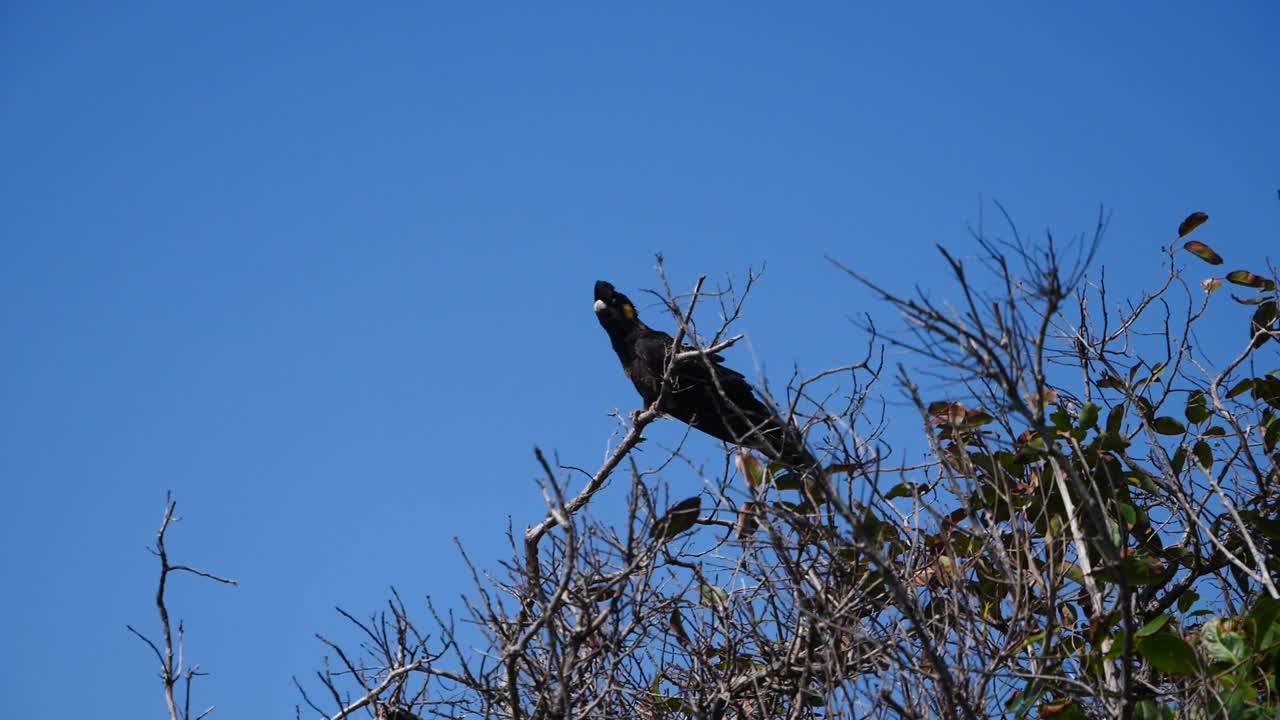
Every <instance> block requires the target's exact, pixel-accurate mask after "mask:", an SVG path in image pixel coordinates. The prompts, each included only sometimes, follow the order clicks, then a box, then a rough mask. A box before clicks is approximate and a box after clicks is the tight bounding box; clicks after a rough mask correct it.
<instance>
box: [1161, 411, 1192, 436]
mask: <svg viewBox="0 0 1280 720" xmlns="http://www.w3.org/2000/svg"><path fill="white" fill-rule="evenodd" d="M1155 428H1156V432H1158V433H1160V434H1161V435H1181V434H1183V433H1184V432H1186V431H1187V429H1186V428H1185V427H1183V425H1182V423H1180V422H1178V421H1177V419H1176V418H1171V417H1169V416H1168V415H1164V416H1162V417H1158V418H1156V421H1155Z"/></svg>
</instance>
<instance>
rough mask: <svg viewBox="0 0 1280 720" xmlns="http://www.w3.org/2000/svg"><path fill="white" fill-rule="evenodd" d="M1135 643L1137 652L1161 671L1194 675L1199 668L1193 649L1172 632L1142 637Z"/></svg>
mask: <svg viewBox="0 0 1280 720" xmlns="http://www.w3.org/2000/svg"><path fill="white" fill-rule="evenodd" d="M1137 645H1138V654H1139V655H1141V656H1142V657H1143V658H1145V659H1146V661H1147V662H1149V663H1151V666H1152V667H1154V668H1155V669H1157V670H1160V671H1161V672H1167V673H1173V674H1175V675H1195V674H1196V673H1197V672H1199V670H1200V663H1199V662H1198V661H1197V660H1196V652H1195V650H1192V649H1191V646H1190V645H1188V644H1187V641H1185V640H1183V639H1182V638H1180V637H1178V636H1177V635H1173V634H1172V633H1162V634H1159V635H1151V636H1150V637H1144V638H1142V639H1141V640H1139V641H1138V643H1137Z"/></svg>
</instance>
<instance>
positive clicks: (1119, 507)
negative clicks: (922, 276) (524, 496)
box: [299, 213, 1280, 720]
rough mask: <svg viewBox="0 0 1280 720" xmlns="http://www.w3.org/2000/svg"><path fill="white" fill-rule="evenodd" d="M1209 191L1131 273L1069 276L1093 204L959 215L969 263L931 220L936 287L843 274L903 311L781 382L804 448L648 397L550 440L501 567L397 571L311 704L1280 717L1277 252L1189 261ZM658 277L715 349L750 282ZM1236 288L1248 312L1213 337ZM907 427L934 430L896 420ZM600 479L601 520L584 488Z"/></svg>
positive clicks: (433, 711)
mask: <svg viewBox="0 0 1280 720" xmlns="http://www.w3.org/2000/svg"><path fill="white" fill-rule="evenodd" d="M1006 220H1007V217H1006ZM1207 220H1208V216H1207V215H1206V214H1204V213H1195V214H1193V215H1191V216H1190V217H1188V218H1187V219H1186V220H1185V221H1184V222H1183V223H1182V224H1181V225H1180V227H1179V228H1178V232H1177V236H1176V240H1172V241H1171V243H1170V246H1169V248H1168V250H1167V252H1166V254H1165V259H1166V261H1167V269H1166V272H1165V273H1164V276H1163V279H1162V281H1161V282H1160V283H1159V285H1158V287H1156V288H1155V289H1154V290H1152V291H1151V292H1148V293H1144V294H1142V295H1141V296H1140V297H1138V298H1136V299H1134V300H1132V301H1130V302H1119V301H1117V300H1116V299H1115V298H1113V297H1111V296H1110V295H1109V294H1108V291H1107V286H1106V282H1105V275H1104V274H1102V273H1097V274H1096V275H1091V274H1090V262H1091V260H1092V257H1093V252H1094V249H1095V248H1096V247H1097V243H1098V242H1099V240H1100V239H1101V237H1102V235H1103V231H1104V229H1105V224H1106V223H1105V217H1100V219H1099V222H1098V224H1097V227H1096V230H1095V232H1094V233H1093V234H1092V235H1091V236H1089V237H1086V238H1081V239H1079V240H1077V241H1075V242H1073V243H1071V244H1069V245H1068V246H1067V247H1065V248H1062V247H1059V246H1058V244H1056V243H1055V242H1054V240H1053V238H1049V239H1047V240H1046V241H1045V242H1044V243H1039V244H1033V243H1031V242H1029V241H1027V240H1025V239H1024V238H1023V237H1022V236H1021V235H1020V234H1019V233H1018V231H1017V229H1016V228H1015V227H1014V225H1013V223H1012V222H1009V223H1008V231H1007V232H1008V233H1010V234H1011V237H1009V238H992V237H990V236H988V235H987V234H986V233H985V232H982V231H979V232H977V233H975V236H974V243H975V245H976V246H977V248H978V250H979V255H978V257H977V258H976V259H973V260H968V261H964V260H961V259H960V258H958V257H957V256H956V255H954V254H952V253H950V252H948V251H947V250H945V249H941V256H942V259H943V262H945V263H946V264H947V267H948V268H949V270H950V272H951V275H952V277H953V279H954V285H953V286H952V287H951V288H950V289H948V290H944V289H941V288H932V289H930V290H928V291H923V290H921V291H917V292H916V293H915V294H903V293H901V292H900V291H898V290H895V289H892V288H890V287H889V286H888V283H885V282H880V281H874V280H872V279H869V278H866V277H863V276H862V275H860V274H858V273H857V272H855V271H853V270H848V271H847V272H848V275H849V277H850V279H851V281H853V282H858V283H861V284H863V285H865V286H867V287H869V288H871V289H872V290H874V291H875V292H876V293H877V294H878V295H879V296H880V297H881V298H882V300H883V301H884V302H885V303H888V304H889V305H890V306H892V307H893V308H895V309H896V310H897V311H898V312H899V313H900V314H901V315H902V317H903V319H904V320H905V329H903V330H900V331H894V332H888V333H881V332H880V331H878V330H877V329H876V328H875V327H874V326H872V325H871V324H870V322H867V323H866V324H865V325H864V327H865V330H866V331H867V332H866V336H867V338H868V341H867V347H866V349H865V351H863V352H861V353H859V357H857V358H854V359H853V360H852V361H851V362H850V363H849V364H847V365H845V366H842V367H838V368H832V369H829V370H826V371H823V372H820V373H818V374H816V375H814V376H811V377H805V378H801V377H796V378H793V381H792V383H791V384H790V386H789V388H788V393H787V397H786V398H785V400H784V401H783V402H780V403H779V407H780V409H781V410H782V411H783V412H784V413H785V414H787V415H789V416H791V417H792V418H794V419H795V421H796V422H797V423H800V424H802V425H803V426H804V430H805V432H806V435H807V437H808V440H809V443H810V446H811V447H812V448H813V449H814V450H815V451H816V452H817V454H818V456H819V457H821V458H823V459H824V464H825V468H824V471H823V472H822V473H814V474H811V475H808V476H799V475H797V474H795V473H792V472H789V471H787V470H786V469H784V468H781V467H778V466H773V467H770V466H767V465H765V464H764V463H763V462H762V461H761V460H760V459H758V458H757V457H755V456H754V455H752V454H751V453H749V452H746V451H739V450H732V451H731V455H730V457H731V459H732V461H731V462H720V460H719V459H718V458H693V457H688V456H687V454H686V453H685V452H683V450H682V449H680V448H677V449H675V450H672V451H671V452H670V453H668V454H664V455H663V456H662V457H661V458H660V459H659V461H657V462H656V463H655V464H643V463H642V458H640V457H637V455H636V454H635V453H633V451H634V449H635V448H636V447H637V445H638V444H639V442H640V441H641V439H642V437H643V433H644V430H645V429H646V427H647V426H648V425H649V424H650V423H652V422H653V421H654V420H656V419H657V418H658V413H657V412H656V410H655V409H654V408H645V409H642V410H640V411H638V412H637V413H634V414H633V415H632V416H631V418H630V419H629V421H624V423H623V427H622V428H621V440H620V441H619V442H618V443H617V445H616V447H615V448H614V450H613V452H612V453H611V454H610V455H609V457H608V458H607V459H606V461H605V462H604V463H603V464H602V466H601V467H600V468H598V469H597V470H596V471H595V472H593V473H591V474H590V475H589V476H587V477H584V476H586V473H581V472H580V471H574V470H571V469H568V468H562V467H559V466H557V465H556V464H555V463H553V462H551V461H550V460H548V459H547V458H546V457H544V456H543V454H542V453H541V452H539V453H538V454H537V460H538V463H539V466H540V468H541V471H542V479H541V485H542V488H543V490H544V493H545V497H546V500H547V506H548V512H547V515H546V517H545V518H542V519H541V520H540V521H539V522H537V523H535V524H533V525H531V526H530V527H529V528H527V529H526V530H525V531H524V532H523V533H515V534H513V535H512V537H511V549H512V554H511V557H510V558H509V559H508V560H507V561H506V562H505V563H503V564H502V566H501V570H500V571H497V572H494V571H485V570H482V569H481V568H479V567H477V568H475V574H474V577H475V588H474V590H473V592H471V593H470V594H469V595H468V596H467V597H466V599H465V608H463V611H462V612H461V613H460V614H458V615H455V614H452V613H448V612H442V611H438V610H437V609H436V607H435V606H434V605H431V604H430V603H428V608H429V610H428V612H427V614H426V617H415V616H414V613H412V612H410V611H409V610H408V609H407V608H406V606H405V604H404V603H403V602H402V601H401V600H400V598H399V597H398V596H395V597H393V598H392V599H391V601H390V602H389V603H388V606H387V609H386V610H385V611H383V612H380V613H377V614H375V615H374V616H373V617H371V618H369V619H368V620H357V619H356V618H355V617H353V616H351V615H347V618H348V619H349V620H350V621H351V622H352V623H354V624H355V626H356V627H358V628H359V630H360V632H361V633H363V635H364V638H365V641H364V643H363V644H362V645H361V647H359V648H344V647H342V646H341V645H339V644H338V643H331V642H329V641H325V642H326V643H328V646H329V649H330V651H331V652H332V653H333V657H332V658H330V659H328V660H327V661H326V665H325V669H324V670H322V671H321V672H320V673H319V676H318V686H317V684H316V682H312V683H300V684H299V688H300V690H302V694H303V698H304V709H303V711H302V714H304V715H305V714H307V713H313V714H314V715H316V716H320V717H329V718H342V717H348V716H352V715H355V714H359V713H368V714H376V715H378V716H380V717H408V715H406V713H413V714H416V715H419V716H438V717H457V718H462V717H498V718H570V717H583V718H588V717H589V718H647V719H654V720H657V719H659V718H664V719H667V718H669V719H671V720H676V719H679V718H707V719H712V718H715V719H719V718H741V719H747V718H826V717H876V718H878V717H883V718H924V717H945V718H981V717H1001V716H1005V717H1045V718H1048V717H1054V718H1104V717H1105V718H1112V717H1122V718H1144V719H1145V718H1173V717H1191V718H1197V717H1203V718H1210V717H1213V718H1217V717H1228V718H1264V717H1266V718H1271V717H1277V716H1280V715H1278V714H1280V696H1278V695H1277V691H1278V689H1277V686H1276V679H1275V678H1276V677H1277V675H1278V674H1280V592H1278V591H1277V588H1276V579H1277V576H1278V575H1280V560H1278V559H1277V557H1276V556H1277V551H1280V520H1278V519H1277V509H1278V505H1280V498H1278V497H1277V490H1278V488H1280V470H1278V469H1277V468H1278V467H1280V448H1278V447H1277V445H1280V361H1278V360H1280V355H1278V353H1277V350H1276V348H1277V347H1280V343H1275V342H1270V341H1272V340H1276V339H1277V338H1278V337H1280V328H1278V327H1277V311H1276V308H1277V291H1276V273H1275V271H1274V270H1272V269H1267V271H1266V272H1263V271H1262V268H1258V267H1253V268H1251V269H1250V270H1234V271H1229V272H1227V273H1225V274H1224V275H1222V276H1221V277H1215V278H1210V279H1208V280H1205V281H1203V282H1197V281H1196V280H1195V279H1190V278H1191V276H1192V275H1193V274H1195V273H1198V272H1199V271H1200V270H1201V269H1202V268H1204V267H1206V266H1205V265H1203V264H1202V263H1208V264H1209V265H1210V266H1214V267H1216V266H1217V265H1220V264H1222V263H1223V262H1224V258H1223V257H1222V256H1221V255H1219V254H1218V252H1217V251H1216V250H1215V249H1213V248H1211V247H1209V245H1207V244H1206V243H1204V242H1202V241H1199V240H1186V241H1183V244H1182V245H1179V241H1182V239H1183V238H1184V237H1186V236H1189V235H1191V234H1193V233H1194V232H1195V231H1196V229H1197V228H1198V227H1200V226H1202V225H1203V224H1204V223H1205V222H1206V221H1207ZM1171 235H1173V234H1172V233H1171ZM1180 250H1181V251H1185V252H1186V253H1188V254H1182V252H1180ZM1225 260H1232V258H1230V257H1229V254H1228V257H1227V258H1226V259H1225ZM1185 261H1189V262H1191V263H1192V265H1191V266H1190V267H1187V266H1186V265H1185V264H1184V262H1185ZM833 262H835V263H836V265H838V266H840V267H843V266H842V265H840V263H839V262H838V261H833ZM659 270H661V263H659ZM754 279H755V278H754V276H750V277H749V282H748V283H746V286H747V288H748V289H749V287H750V281H753V280H754ZM663 285H664V287H666V281H665V276H664V277H663ZM1228 286H1232V289H1233V291H1234V292H1232V293H1230V297H1223V295H1224V294H1223V293H1219V292H1218V291H1219V290H1220V289H1221V288H1225V287H1228ZM699 287H701V281H699ZM666 295H667V300H668V302H669V305H670V307H671V309H672V311H673V312H672V317H673V318H674V322H676V323H678V324H679V327H680V331H681V333H682V334H683V336H684V337H686V338H687V339H689V340H693V341H697V342H699V343H701V344H702V345H703V346H706V345H711V344H714V343H715V342H716V341H717V340H718V339H719V338H721V337H725V336H727V335H728V333H729V330H730V328H729V326H730V325H731V324H732V323H733V322H734V321H736V320H737V319H738V317H739V316H740V315H741V313H742V308H743V301H744V300H745V295H746V294H745V293H742V294H736V293H735V292H734V287H733V285H732V283H727V284H726V286H725V287H722V288H721V291H720V292H719V293H717V294H716V295H715V296H714V297H715V298H716V299H717V300H718V301H719V303H720V306H721V308H720V309H721V313H720V314H721V318H722V320H723V322H721V323H719V324H718V325H717V326H715V327H708V328H705V330H707V331H700V329H699V328H698V326H697V325H696V319H695V318H693V317H692V316H690V315H688V314H686V313H684V312H682V311H681V306H682V303H683V304H684V305H685V306H687V305H688V304H689V303H690V302H691V300H692V299H691V298H687V297H686V298H680V297H678V296H677V295H675V294H674V293H672V292H671V291H670V289H667V291H666ZM939 297H944V298H946V300H945V301H944V300H939V299H937V298H939ZM1224 303H1225V304H1229V305H1230V306H1231V308H1230V310H1229V311H1228V312H1219V313H1217V315H1229V316H1230V317H1231V318H1234V319H1233V320H1231V322H1233V323H1237V324H1238V328H1239V330H1238V334H1234V335H1233V337H1235V338H1238V339H1237V340H1236V342H1235V344H1234V345H1232V346H1231V347H1225V346H1222V345H1221V343H1219V342H1216V341H1214V342H1213V343H1212V346H1206V345H1205V344H1204V343H1202V342H1201V340H1200V339H1199V338H1200V335H1198V334H1197V331H1198V330H1203V329H1204V327H1203V326H1204V323H1205V322H1206V319H1205V318H1206V313H1207V312H1208V311H1209V308H1210V307H1214V309H1215V310H1219V311H1221V310H1222V308H1218V307H1216V306H1219V305H1222V304H1224ZM1217 315H1215V317H1216V316H1217ZM1246 330H1247V332H1246ZM1231 332H1232V333H1236V331H1235V330H1234V329H1232V331H1231ZM1206 337H1208V336H1206ZM1213 337H1217V335H1214V336H1213ZM886 349H891V350H893V351H894V352H892V354H889V353H887V352H886ZM886 357H894V358H895V359H897V361H898V362H897V363H896V364H894V365H892V366H890V365H889V364H888V363H886V361H885V358H886ZM903 398H905V399H906V403H905V404H904V403H903V402H902V399H903ZM890 428H892V429H893V432H892V433H890V432H889V430H890ZM904 428H918V429H919V437H921V438H922V439H923V440H924V442H923V443H919V444H918V445H915V446H912V447H905V448H903V447H894V446H893V445H892V444H891V443H890V440H889V436H890V435H892V436H893V437H895V438H897V437H903V436H910V435H912V434H914V433H915V431H914V430H911V431H910V432H904ZM646 458H649V459H652V453H648V454H646ZM692 477H699V478H701V480H702V483H703V485H702V486H701V487H700V488H699V490H700V492H698V493H697V494H696V495H695V496H694V497H688V498H687V499H683V498H682V499H680V500H679V501H674V500H672V499H670V498H668V497H667V496H666V494H665V492H664V488H665V487H667V486H668V479H670V483H669V484H670V485H671V486H678V487H680V488H682V490H683V491H682V493H681V495H682V496H684V495H690V494H692V490H691V489H690V488H689V481H690V478H692ZM677 478H678V480H677ZM610 479H613V480H614V482H613V483H612V486H611V487H612V488H613V489H615V490H618V489H619V488H620V487H625V490H626V513H625V516H624V519H623V521H622V522H612V523H611V522H606V521H603V520H600V519H598V518H597V517H596V516H595V515H594V514H593V513H592V502H591V501H592V500H593V499H596V498H604V497H606V495H598V493H600V491H601V490H602V489H604V488H605V487H606V486H607V485H608V481H609V480H610ZM583 480H585V482H583ZM620 480H623V481H624V482H619V481H620ZM575 483H581V487H578V488H577V489H576V490H574V489H573V488H574V485H575ZM615 502H616V498H615ZM477 642H478V643H479V644H480V645H481V647H480V648H479V649H476V648H475V645H476V644H477Z"/></svg>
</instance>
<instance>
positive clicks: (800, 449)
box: [595, 280, 818, 470]
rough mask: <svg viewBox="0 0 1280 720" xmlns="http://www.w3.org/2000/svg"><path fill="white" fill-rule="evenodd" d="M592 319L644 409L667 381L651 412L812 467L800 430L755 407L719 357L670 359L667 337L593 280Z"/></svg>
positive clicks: (687, 352)
mask: <svg viewBox="0 0 1280 720" xmlns="http://www.w3.org/2000/svg"><path fill="white" fill-rule="evenodd" d="M595 312H596V319H597V320H599V321H600V326H601V327H603V328H604V330H605V332H606V333H608V334H609V341H610V342H611V343H612V344H613V351H614V352H615V353H617V354H618V360H620V361H621V362H622V369H623V371H625V372H626V374H627V377H628V378H630V379H631V383H632V384H633V385H635V387H636V390H637V391H638V392H639V393H640V397H641V398H643V399H644V403H645V405H646V406H650V405H652V404H653V403H654V402H656V401H657V400H658V399H659V397H660V396H661V395H662V383H663V378H664V376H665V377H668V378H669V379H668V380H667V382H668V388H667V394H666V397H665V399H664V401H663V403H662V405H660V406H659V408H658V409H659V410H660V411H662V412H663V413H666V414H667V415H670V416H671V417H674V418H676V419H677V420H681V421H683V422H685V423H687V424H688V425H690V426H691V427H694V428H697V429H698V430H701V431H702V432H704V433H706V434H708V435H710V436H711V437H714V438H717V439H719V440H723V441H725V442H729V443H733V444H735V445H740V446H742V447H747V448H751V449H753V450H759V451H760V452H762V453H764V454H765V455H766V456H768V457H769V458H770V459H772V460H776V461H778V462H781V463H782V464H784V465H787V466H790V467H793V468H797V469H801V470H808V469H811V468H813V467H814V466H816V465H817V464H818V463H817V461H816V460H815V459H814V457H813V455H811V454H810V453H809V451H808V449H806V448H805V445H804V439H803V438H802V437H801V435H800V431H799V430H797V429H796V427H795V426H794V425H792V424H790V423H788V422H785V421H784V420H782V419H781V418H779V417H778V415H777V413H775V412H774V411H773V409H772V408H770V407H769V406H768V405H766V404H765V403H763V402H761V401H760V399H759V398H757V397H756V395H755V393H754V392H753V390H752V388H751V385H750V384H749V383H747V379H746V378H745V377H743V376H742V374H741V373H739V372H736V371H734V370H731V369H729V368H727V367H725V366H724V365H723V364H722V363H723V361H724V358H723V357H721V356H720V355H718V354H716V353H712V352H699V350H698V348H695V347H692V346H689V345H681V346H680V348H679V351H678V352H677V351H676V349H675V339H674V338H672V337H671V336H670V335H668V334H666V333H664V332H662V331H660V330H654V329H653V328H651V327H649V326H648V325H645V324H644V323H643V322H641V321H640V318H639V316H638V315H637V313H636V306H635V305H634V304H633V303H632V302H631V300H630V299H628V298H627V296H626V295H623V294H622V293H620V292H618V291H617V290H615V289H614V288H613V285H610V284H609V283H607V282H605V281H603V280H598V281H596V287H595ZM673 352H674V353H676V356H675V358H674V359H673V358H672V353H673ZM668 366H670V374H669V375H667V372H668Z"/></svg>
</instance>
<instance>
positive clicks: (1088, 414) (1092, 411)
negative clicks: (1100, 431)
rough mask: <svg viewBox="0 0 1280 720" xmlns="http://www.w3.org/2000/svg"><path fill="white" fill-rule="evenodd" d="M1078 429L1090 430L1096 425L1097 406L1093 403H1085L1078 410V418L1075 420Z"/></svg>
mask: <svg viewBox="0 0 1280 720" xmlns="http://www.w3.org/2000/svg"><path fill="white" fill-rule="evenodd" d="M1077 420H1078V421H1079V423H1080V427H1081V428H1083V429H1085V430H1091V429H1093V428H1095V427H1097V425H1098V406H1097V405H1094V404H1093V403H1086V404H1085V406H1084V407H1083V408H1081V409H1080V417H1079V418H1077Z"/></svg>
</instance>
